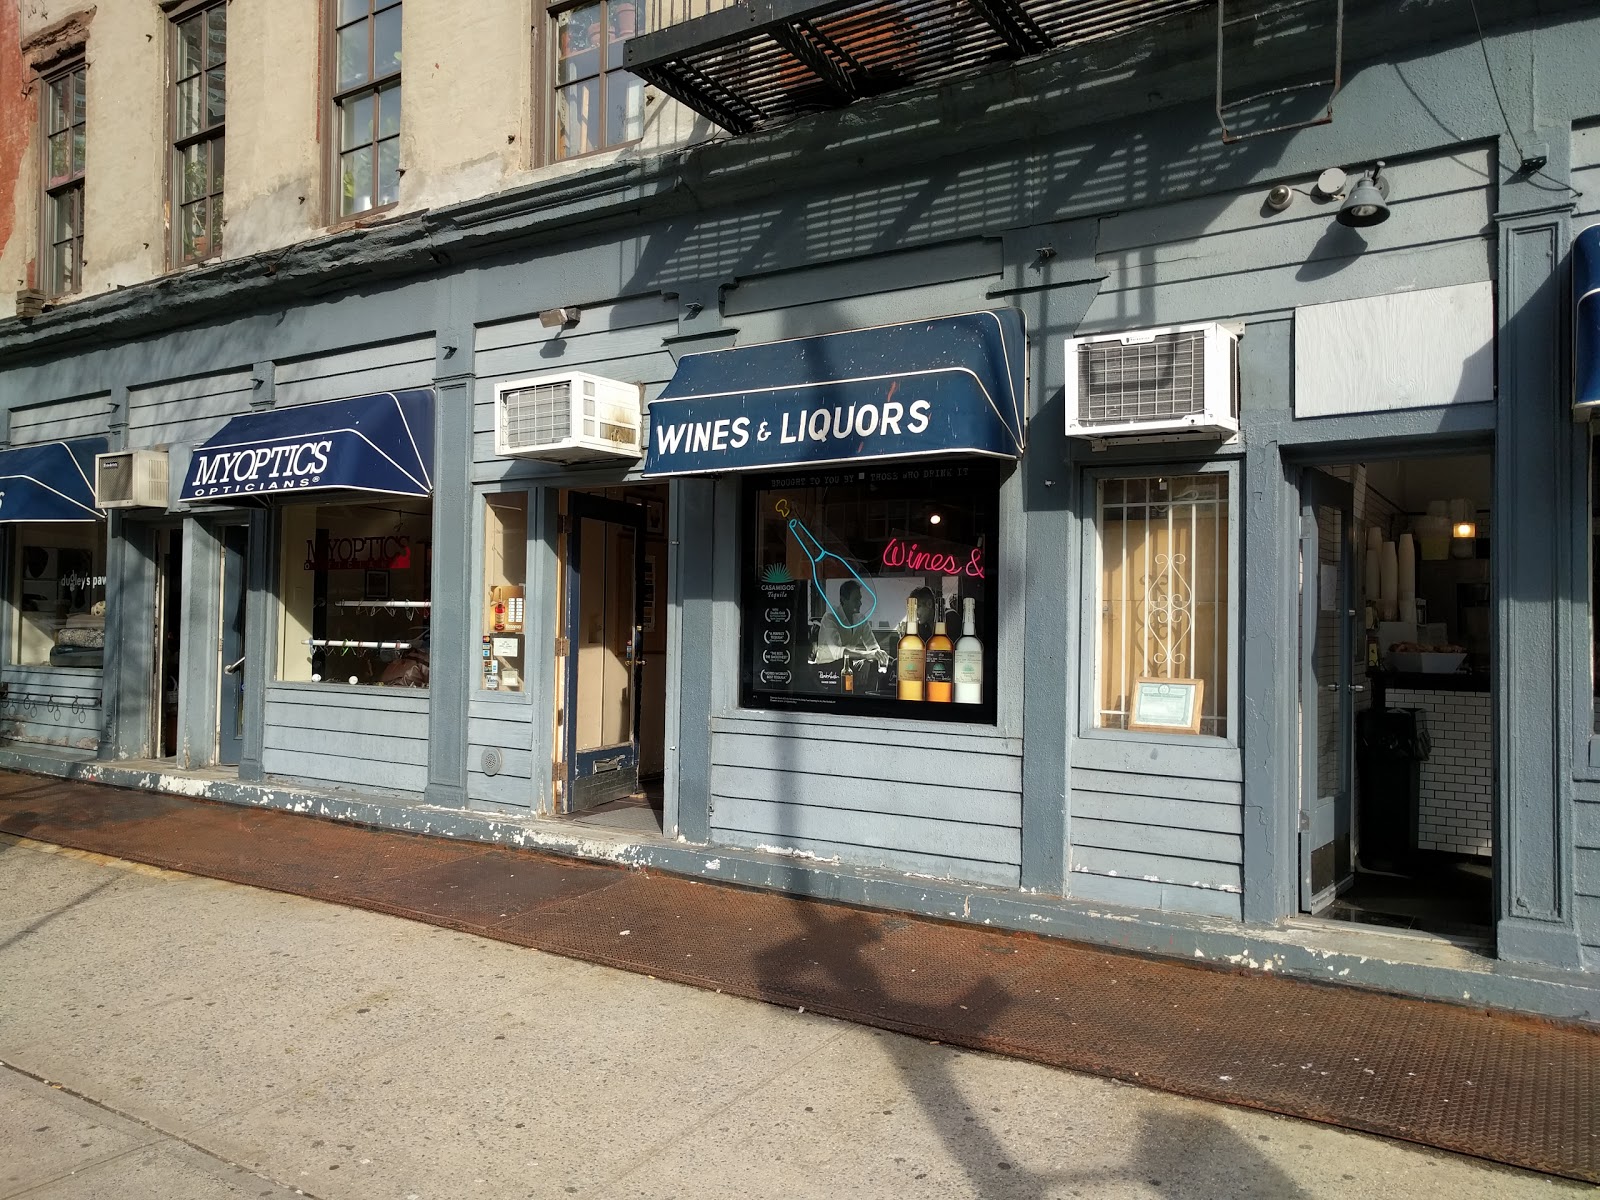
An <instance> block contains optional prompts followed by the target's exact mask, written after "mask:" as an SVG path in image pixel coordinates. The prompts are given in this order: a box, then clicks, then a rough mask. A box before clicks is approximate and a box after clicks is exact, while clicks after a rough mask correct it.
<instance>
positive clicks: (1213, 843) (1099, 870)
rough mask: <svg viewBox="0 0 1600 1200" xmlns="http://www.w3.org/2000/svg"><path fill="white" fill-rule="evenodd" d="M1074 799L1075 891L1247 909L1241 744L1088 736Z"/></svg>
mask: <svg viewBox="0 0 1600 1200" xmlns="http://www.w3.org/2000/svg"><path fill="white" fill-rule="evenodd" d="M1180 763H1181V764H1182V765H1181V767H1180ZM1180 772H1181V773H1180ZM1069 803H1070V807H1071V823H1070V825H1069V836H1070V838H1071V842H1072V857H1071V866H1072V873H1071V878H1070V881H1069V886H1070V888H1071V891H1072V894H1073V895H1074V896H1076V897H1078V898H1080V899H1084V900H1104V901H1108V902H1111V903H1115V904H1131V905H1136V906H1138V907H1140V908H1153V909H1163V910H1169V911H1175V912H1190V913H1201V914H1205V915H1209V916H1221V917H1231V918H1233V919H1238V918H1239V917H1240V915H1241V911H1242V910H1241V897H1242V887H1243V882H1244V879H1243V862H1244V846H1243V837H1242V835H1243V830H1244V816H1243V791H1242V788H1241V786H1240V763H1239V751H1238V750H1237V749H1234V748H1232V747H1227V746H1220V745H1215V744H1202V745H1196V746H1192V747H1186V746H1181V745H1173V744H1159V743H1158V744H1153V745H1152V744H1145V743H1143V742H1142V741H1140V740H1139V739H1136V738H1132V737H1128V738H1120V737H1119V738H1079V739H1078V740H1077V741H1076V742H1075V743H1074V746H1073V766H1072V791H1071V799H1070V801H1069Z"/></svg>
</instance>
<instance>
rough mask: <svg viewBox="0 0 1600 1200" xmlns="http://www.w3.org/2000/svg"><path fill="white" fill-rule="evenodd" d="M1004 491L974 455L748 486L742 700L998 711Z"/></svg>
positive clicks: (952, 714)
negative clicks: (997, 580)
mask: <svg viewBox="0 0 1600 1200" xmlns="http://www.w3.org/2000/svg"><path fill="white" fill-rule="evenodd" d="M840 411H841V412H842V411H843V410H840ZM873 412H874V416H875V415H876V410H875V409H874V410H873ZM851 415H852V416H853V415H855V414H854V410H851ZM879 468H882V469H879ZM998 495H999V479H998V474H997V472H996V471H995V470H994V469H992V468H990V467H988V466H984V465H978V464H966V463H956V464H951V465H948V466H946V465H939V466H930V467H918V468H906V469H898V468H893V467H884V466H883V464H874V469H873V471H872V472H870V474H869V475H867V476H864V475H863V474H862V472H860V471H837V472H827V471H826V470H823V471H818V472H814V473H807V474H804V475H794V476H778V477H774V478H772V479H770V480H769V481H767V482H766V483H765V485H764V486H761V487H757V488H752V489H751V490H749V491H748V492H746V496H747V498H748V500H749V501H750V503H751V504H752V508H751V511H750V517H751V522H750V528H751V531H752V535H753V538H752V541H751V542H750V543H748V546H749V551H748V557H747V558H746V562H745V569H744V570H743V571H742V575H743V578H744V580H745V583H744V594H743V596H742V598H741V605H742V612H741V635H740V639H741V650H740V660H741V680H742V685H743V695H744V701H745V703H746V704H750V705H754V706H758V707H803V708H813V709H824V710H835V711H841V712H857V713H861V714H863V715H881V716H887V717H895V718H902V719H903V718H907V717H909V718H920V719H930V718H931V719H941V718H942V719H951V720H967V721H970V720H993V712H994V709H993V706H994V698H995V695H996V692H997V689H996V687H995V682H996V681H995V680H994V679H993V677H992V674H991V672H990V669H989V668H990V665H991V663H992V661H993V650H994V646H995V637H996V631H997V622H998V619H999V618H998V613H997V611H996V605H995V602H994V588H993V580H994V566H995V564H994V562H993V561H992V558H991V554H990V550H991V547H992V546H993V544H994V539H995V536H996V532H997V528H996V520H997V508H998V505H997V500H998ZM969 612H970V614H971V633H970V634H969V633H968V632H967V615H968V613H969ZM969 638H970V640H968V639H969Z"/></svg>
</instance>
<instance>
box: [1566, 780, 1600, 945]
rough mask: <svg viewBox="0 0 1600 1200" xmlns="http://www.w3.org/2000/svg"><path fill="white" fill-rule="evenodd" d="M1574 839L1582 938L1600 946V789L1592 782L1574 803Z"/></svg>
mask: <svg viewBox="0 0 1600 1200" xmlns="http://www.w3.org/2000/svg"><path fill="white" fill-rule="evenodd" d="M1572 841H1573V845H1574V847H1575V849H1574V850H1573V854H1572V857H1573V889H1572V890H1573V891H1574V892H1575V893H1576V895H1577V918H1578V922H1577V923H1578V940H1579V941H1581V942H1582V943H1583V944H1584V945H1586V946H1593V947H1596V948H1597V949H1600V789H1597V788H1596V787H1595V785H1594V784H1592V783H1590V784H1580V785H1579V791H1578V801H1577V803H1576V804H1574V805H1573V806H1572ZM1596 965H1597V966H1600V963H1597V964H1596Z"/></svg>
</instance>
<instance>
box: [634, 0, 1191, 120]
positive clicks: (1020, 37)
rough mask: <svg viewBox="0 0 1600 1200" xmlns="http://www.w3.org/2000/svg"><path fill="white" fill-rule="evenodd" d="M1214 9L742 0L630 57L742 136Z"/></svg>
mask: <svg viewBox="0 0 1600 1200" xmlns="http://www.w3.org/2000/svg"><path fill="white" fill-rule="evenodd" d="M1215 7H1216V3H1215V0H1146V2H1144V3H1130V2H1129V0H821V2H818V0H745V2H743V3H739V4H735V5H733V6H731V7H728V8H723V9H718V10H717V11H715V12H710V13H707V14H706V15H704V16H700V17H695V18H693V19H692V20H688V21H683V22H680V23H679V24H676V25H669V26H667V27H666V28H664V29H661V30H659V31H657V32H654V33H647V34H642V35H640V36H639V37H636V38H633V39H632V40H631V41H629V42H628V43H627V47H626V65H627V69H628V70H630V71H632V72H633V73H634V74H635V75H638V76H640V77H641V78H642V79H644V80H645V81H646V82H647V83H651V84H654V85H655V86H656V87H658V88H660V89H661V90H662V91H663V92H665V93H666V94H667V95H669V96H671V97H673V98H674V99H676V100H679V101H681V102H682V103H684V104H687V105H688V106H689V107H690V108H692V109H694V110H695V111H696V112H698V113H701V114H702V115H704V116H706V117H708V118H709V119H710V120H712V121H714V122H715V123H716V124H718V125H720V126H721V127H722V128H724V129H726V130H728V131H729V132H730V133H735V134H738V133H749V132H750V131H752V130H755V129H759V128H762V127H764V126H769V125H775V124H778V123H781V122H783V121H786V120H789V119H791V118H793V117H797V116H801V115H803V114H805V113H808V112H816V111H818V110H821V109H830V108H841V107H843V106H845V105H847V104H852V103H854V102H855V101H857V100H861V99H864V98H866V97H868V96H876V95H881V94H883V93H885V92H891V91H897V90H900V89H902V88H908V87H914V86H919V85H923V84H931V83H939V82H943V81H945V80H949V79H955V78H958V77H960V76H964V75H971V74H975V73H977V72H979V71H982V70H985V69H987V68H990V67H993V66H997V65H1000V64H1003V63H1006V62H1010V61H1014V60H1016V59H1020V58H1026V57H1028V56H1030V55H1035V54H1043V53H1045V52H1046V51H1049V50H1058V49H1062V48H1065V47H1068V46H1076V45H1081V44H1083V43H1086V42H1094V41H1101V40H1105V39H1109V38H1114V37H1120V36H1122V35H1124V34H1127V33H1130V32H1132V31H1134V30H1137V29H1142V28H1145V27H1147V26H1151V25H1156V24H1159V23H1161V22H1163V21H1168V20H1171V19H1173V18H1175V17H1180V16H1186V15H1189V14H1198V13H1208V14H1209V13H1210V12H1211V11H1213V10H1214V9H1215Z"/></svg>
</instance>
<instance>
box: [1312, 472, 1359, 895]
mask: <svg viewBox="0 0 1600 1200" xmlns="http://www.w3.org/2000/svg"><path fill="white" fill-rule="evenodd" d="M1300 506H1301V507H1300V520H1301V525H1300V780H1301V782H1300V906H1301V908H1303V909H1304V910H1305V911H1307V912H1318V911H1320V910H1321V909H1323V908H1325V907H1326V906H1327V905H1328V904H1329V903H1330V902H1331V901H1332V900H1333V898H1334V897H1335V896H1336V895H1337V894H1338V892H1339V889H1340V887H1342V886H1343V885H1344V884H1346V883H1347V882H1348V881H1349V880H1350V879H1351V877H1352V875H1353V873H1354V854H1353V851H1354V846H1353V844H1352V828H1353V825H1354V820H1353V817H1354V807H1355V791H1354V788H1355V771H1354V767H1355V712H1354V696H1353V694H1352V693H1353V692H1354V690H1355V688H1356V686H1357V685H1356V684H1355V682H1354V680H1353V678H1352V675H1353V671H1352V665H1353V662H1354V655H1355V649H1356V641H1355V635H1356V624H1355V618H1356V610H1355V571H1354V564H1355V561H1356V555H1355V551H1356V543H1355V538H1356V529H1355V514H1354V509H1353V503H1352V490H1351V487H1350V485H1349V484H1347V483H1344V482H1342V481H1341V480H1338V479H1335V478H1334V477H1333V476H1331V475H1327V474H1324V473H1323V472H1321V471H1313V470H1308V471H1306V472H1305V474H1304V476H1303V478H1302V482H1301V485H1300Z"/></svg>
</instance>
